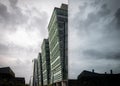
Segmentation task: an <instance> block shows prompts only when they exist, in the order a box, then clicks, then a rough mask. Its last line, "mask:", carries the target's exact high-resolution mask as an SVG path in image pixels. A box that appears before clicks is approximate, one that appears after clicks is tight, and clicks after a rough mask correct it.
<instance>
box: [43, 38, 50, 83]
mask: <svg viewBox="0 0 120 86" xmlns="http://www.w3.org/2000/svg"><path fill="white" fill-rule="evenodd" d="M41 50H42V52H41V56H42V74H43V85H48V84H50V55H49V41H48V39H44V40H43V43H42V46H41Z"/></svg>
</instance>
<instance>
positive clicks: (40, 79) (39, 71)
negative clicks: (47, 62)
mask: <svg viewBox="0 0 120 86" xmlns="http://www.w3.org/2000/svg"><path fill="white" fill-rule="evenodd" d="M38 84H39V86H43V74H42V56H41V53H39V54H38Z"/></svg>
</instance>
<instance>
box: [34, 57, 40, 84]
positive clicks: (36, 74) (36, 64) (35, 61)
mask: <svg viewBox="0 0 120 86" xmlns="http://www.w3.org/2000/svg"><path fill="white" fill-rule="evenodd" d="M33 66H34V68H33V86H38V83H39V82H38V61H37V59H34V60H33Z"/></svg>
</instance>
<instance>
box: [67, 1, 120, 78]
mask: <svg viewBox="0 0 120 86" xmlns="http://www.w3.org/2000/svg"><path fill="white" fill-rule="evenodd" d="M119 1H120V0H84V1H83V0H81V2H80V1H79V0H78V1H77V3H79V5H76V4H75V3H76V2H73V3H74V6H75V7H76V9H77V8H78V11H74V9H75V8H74V9H72V8H71V9H70V11H71V12H70V14H73V13H74V12H76V13H74V15H73V16H72V17H71V18H70V20H69V21H70V22H69V36H70V37H69V38H73V39H71V40H72V42H71V41H69V43H70V44H72V45H70V46H69V49H70V50H71V51H69V52H70V55H69V60H70V62H69V63H70V65H72V66H71V67H70V69H69V70H70V74H72V75H70V76H71V77H75V76H77V74H78V73H79V72H81V71H82V70H91V69H95V70H96V71H98V72H105V71H108V70H110V69H113V71H114V72H115V73H118V72H120V70H118V65H120V64H119V63H120V39H119V38H120V30H119V28H120V27H119V25H120V21H119V20H120V18H119V17H120V5H119V4H118V3H119ZM71 4H72V3H71ZM73 57H74V58H73ZM73 65H74V67H73ZM78 66H79V68H78Z"/></svg>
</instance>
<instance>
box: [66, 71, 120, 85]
mask: <svg viewBox="0 0 120 86" xmlns="http://www.w3.org/2000/svg"><path fill="white" fill-rule="evenodd" d="M68 86H120V73H119V74H113V73H112V72H111V73H110V74H106V73H105V74H99V73H95V72H94V71H93V72H91V71H86V70H85V71H83V72H82V73H81V74H80V75H79V76H78V79H76V80H68Z"/></svg>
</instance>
